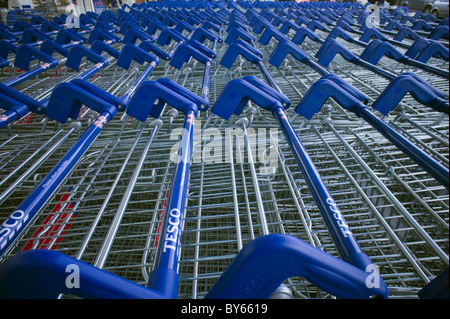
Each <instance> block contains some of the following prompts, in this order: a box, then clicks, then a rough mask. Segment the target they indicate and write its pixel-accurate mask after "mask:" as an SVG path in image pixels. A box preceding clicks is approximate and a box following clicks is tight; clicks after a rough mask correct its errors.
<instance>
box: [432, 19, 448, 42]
mask: <svg viewBox="0 0 450 319" xmlns="http://www.w3.org/2000/svg"><path fill="white" fill-rule="evenodd" d="M447 24H448V20H447ZM448 35H449V30H448V25H447V26H444V25H441V26H438V27H436V28H435V29H434V30H433V31H432V32H431V34H430V36H429V38H430V40H436V41H437V40H440V39H441V38H446V39H448Z"/></svg>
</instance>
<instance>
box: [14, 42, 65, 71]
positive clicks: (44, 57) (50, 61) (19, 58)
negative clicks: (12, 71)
mask: <svg viewBox="0 0 450 319" xmlns="http://www.w3.org/2000/svg"><path fill="white" fill-rule="evenodd" d="M32 59H39V60H40V61H42V62H45V64H46V65H45V66H44V65H41V67H42V68H45V69H49V68H53V67H55V66H57V65H58V61H57V60H56V59H54V58H52V57H51V56H50V55H48V54H46V53H44V52H42V51H39V50H38V49H36V48H35V47H32V46H30V45H28V44H22V45H20V46H19V47H18V48H17V52H16V59H15V60H14V65H15V66H17V67H18V68H21V69H24V70H25V71H28V70H29V69H30V62H31V60H32Z"/></svg>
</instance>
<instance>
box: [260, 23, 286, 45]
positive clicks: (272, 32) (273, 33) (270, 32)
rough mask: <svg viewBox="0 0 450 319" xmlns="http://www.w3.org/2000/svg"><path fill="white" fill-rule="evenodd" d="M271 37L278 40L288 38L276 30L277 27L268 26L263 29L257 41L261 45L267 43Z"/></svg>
mask: <svg viewBox="0 0 450 319" xmlns="http://www.w3.org/2000/svg"><path fill="white" fill-rule="evenodd" d="M272 38H275V39H277V40H278V41H283V40H288V38H287V37H286V36H285V35H284V34H283V33H281V32H280V31H278V29H277V28H275V27H270V28H266V29H265V30H264V32H263V33H262V35H261V37H260V38H259V40H258V42H259V43H261V44H262V45H267V44H269V42H270V40H271V39H272Z"/></svg>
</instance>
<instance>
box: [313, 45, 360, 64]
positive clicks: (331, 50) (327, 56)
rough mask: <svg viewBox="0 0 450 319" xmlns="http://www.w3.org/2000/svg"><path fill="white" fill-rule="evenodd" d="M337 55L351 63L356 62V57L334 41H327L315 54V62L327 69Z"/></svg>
mask: <svg viewBox="0 0 450 319" xmlns="http://www.w3.org/2000/svg"><path fill="white" fill-rule="evenodd" d="M337 54H339V55H341V56H342V57H343V58H344V59H345V60H347V61H349V62H352V63H355V62H356V61H357V60H358V57H357V56H356V55H355V54H354V53H353V52H351V51H350V50H348V49H347V48H346V47H344V46H343V45H342V44H341V43H339V42H337V41H336V39H328V40H326V41H325V42H324V44H323V45H322V46H321V47H320V49H319V50H318V51H317V53H316V58H317V59H318V61H317V62H318V63H319V64H321V65H322V66H324V67H328V65H330V63H331V61H333V59H334V57H335V56H336V55H337Z"/></svg>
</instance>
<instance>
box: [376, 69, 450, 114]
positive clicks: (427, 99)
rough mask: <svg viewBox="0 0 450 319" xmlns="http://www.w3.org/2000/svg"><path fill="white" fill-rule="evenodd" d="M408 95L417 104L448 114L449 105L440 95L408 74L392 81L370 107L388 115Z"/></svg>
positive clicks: (423, 82) (428, 85)
mask: <svg viewBox="0 0 450 319" xmlns="http://www.w3.org/2000/svg"><path fill="white" fill-rule="evenodd" d="M408 93H410V94H411V95H412V96H413V97H414V98H415V99H416V100H417V101H418V102H420V103H422V104H424V105H426V106H429V107H431V108H433V109H434V110H436V111H438V112H443V113H446V114H449V103H448V101H447V100H445V99H444V98H443V95H442V93H438V92H436V89H434V88H433V87H432V86H431V85H430V84H428V83H426V82H425V81H423V80H422V81H420V80H419V79H418V78H417V77H415V76H412V75H411V74H410V73H407V74H402V75H399V76H398V77H396V78H395V79H394V80H392V81H391V82H390V83H389V84H388V86H387V87H386V88H385V89H384V91H383V92H382V93H381V94H380V95H379V97H378V98H377V99H376V100H375V102H374V103H373V105H372V107H373V108H374V109H376V110H377V111H379V112H381V113H382V114H384V115H387V114H389V113H390V112H391V111H392V110H393V109H394V108H395V107H396V106H397V105H398V104H399V103H400V101H401V100H402V99H403V97H404V96H405V95H406V94H408Z"/></svg>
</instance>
